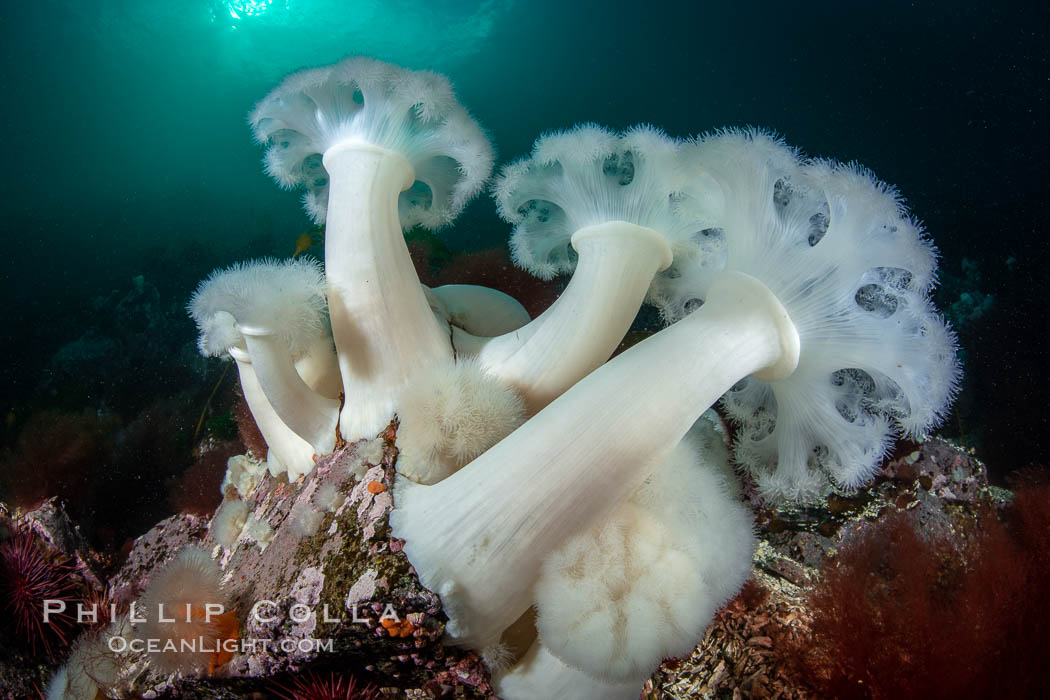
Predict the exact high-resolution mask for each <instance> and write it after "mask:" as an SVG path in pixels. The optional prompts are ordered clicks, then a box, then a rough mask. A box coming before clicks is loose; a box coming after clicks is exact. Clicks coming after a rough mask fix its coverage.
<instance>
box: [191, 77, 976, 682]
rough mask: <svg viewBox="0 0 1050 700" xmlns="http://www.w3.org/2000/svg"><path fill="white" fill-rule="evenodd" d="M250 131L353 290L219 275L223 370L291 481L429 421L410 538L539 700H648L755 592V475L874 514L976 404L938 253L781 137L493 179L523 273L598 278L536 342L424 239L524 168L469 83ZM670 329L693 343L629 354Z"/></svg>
mask: <svg viewBox="0 0 1050 700" xmlns="http://www.w3.org/2000/svg"><path fill="white" fill-rule="evenodd" d="M249 120H250V123H251V126H252V129H253V131H254V134H255V137H256V138H257V139H258V140H259V141H260V142H261V143H262V144H264V146H265V148H266V154H265V159H264V162H265V169H266V171H267V173H269V174H270V175H271V176H273V177H274V179H275V180H277V182H278V183H279V184H280V185H281V186H282V187H286V188H297V187H301V188H303V190H304V191H305V194H304V198H303V201H304V205H305V207H306V209H307V211H308V213H309V214H310V216H312V217H313V218H314V220H315V221H316V222H317V223H319V224H323V225H324V227H325V243H324V265H323V268H322V267H321V265H320V264H318V263H316V262H311V261H309V260H307V259H303V258H300V259H298V260H294V261H273V260H266V261H261V262H257V263H248V264H244V265H240V266H235V267H232V268H230V269H228V270H224V271H220V272H217V273H215V274H214V275H213V276H212V277H211V278H209V279H208V280H206V281H205V282H204V283H202V285H201V287H200V289H199V290H198V291H197V293H196V294H195V295H194V298H193V301H192V302H191V305H190V311H191V314H192V315H193V317H194V319H195V320H196V322H197V324H198V326H199V328H200V331H201V340H200V347H201V350H202V351H203V352H204V353H205V354H207V355H225V356H228V357H230V358H232V359H233V360H235V361H236V363H237V366H238V368H239V370H240V376H241V383H242V387H243V389H244V395H245V398H246V400H247V402H248V405H249V407H250V408H251V411H252V413H253V415H254V416H255V418H256V422H257V423H258V425H259V428H260V430H261V431H262V434H263V436H264V437H265V438H266V441H267V444H268V448H269V455H268V456H267V462H268V464H271V466H270V472H271V474H274V475H275V476H276V475H277V474H279V473H281V472H286V473H287V476H288V479H289V480H290V481H293V482H294V481H295V480H296V479H297V478H298V477H299V476H300V475H303V474H306V473H308V472H309V471H310V470H311V469H312V467H313V463H314V458H315V457H316V456H317V455H320V454H324V453H326V452H329V451H331V450H333V449H334V448H335V447H336V446H338V445H340V444H342V443H343V441H355V440H360V439H369V438H372V437H374V436H375V435H377V434H378V433H380V432H381V431H383V430H385V429H386V428H387V426H388V425H389V424H390V423H391V422H392V421H395V420H400V428H399V431H398V435H397V439H398V444H399V448H401V449H402V456H401V457H400V458H399V463H398V472H399V475H398V481H397V485H396V489H395V494H394V495H395V509H394V511H393V514H392V516H391V521H390V522H391V527H392V530H393V534H394V535H395V536H397V537H400V538H403V539H404V540H405V548H404V551H405V553H406V554H407V556H408V558H409V560H410V561H411V563H412V564H413V566H414V567H415V569H416V571H417V572H418V573H419V577H420V580H421V581H422V583H423V584H424V585H426V586H427V587H428V588H430V589H431V590H433V591H435V592H437V593H438V594H439V595H440V597H441V600H442V604H443V606H444V609H445V611H446V613H447V614H448V616H449V623H448V626H447V635H448V638H449V639H450V641H452V642H454V643H458V644H462V645H468V646H471V647H474V648H477V649H479V650H482V651H483V652H485V654H486V658H488V659H490V660H492V661H493V665H494V666H498V667H499V668H497V669H496V670H497V686H498V689H499V692H500V694H501V695H502V696H503V697H506V698H509V699H510V700H515V699H517V698H532V697H577V698H583V697H594V698H614V697H625V698H627V697H632V698H633V697H637V694H638V692H639V688H640V686H641V682H642V680H643V679H644V678H645V677H646V676H648V675H649V674H650V673H651V672H652V671H653V669H654V668H655V667H656V666H657V665H658V664H659V662H660V660H661V659H662V658H665V657H667V656H673V655H677V654H684V653H687V652H688V651H689V649H690V648H691V647H692V646H693V645H694V644H695V643H696V642H697V641H698V640H699V638H700V637H701V636H702V634H703V631H704V628H705V627H706V626H707V624H708V623H709V622H710V620H711V618H712V616H713V614H714V612H715V611H716V610H717V608H718V607H719V606H720V605H722V604H723V603H724V602H725V601H726V600H727V599H729V598H730V597H731V596H732V595H733V594H734V593H735V592H736V591H737V590H738V589H739V587H740V586H741V585H742V584H743V582H744V580H745V579H746V577H747V575H748V572H749V570H750V562H751V557H752V553H753V548H754V539H753V535H752V525H751V518H750V515H749V513H748V511H747V510H746V509H745V508H744V507H743V506H742V505H741V503H740V500H739V498H738V496H737V494H736V491H737V488H738V487H737V485H736V482H735V475H734V472H733V470H732V466H731V465H734V464H735V465H736V466H737V467H739V468H741V469H743V470H746V471H747V472H749V473H750V474H751V475H752V476H753V478H754V480H755V481H756V482H757V484H758V485H759V487H760V490H761V493H762V494H763V495H764V496H765V497H767V498H768V499H771V500H805V499H809V498H813V497H816V496H819V495H821V494H822V493H823V492H825V491H827V490H828V489H832V488H837V489H842V490H851V489H856V488H858V487H860V486H862V485H864V484H865V483H866V482H867V481H868V480H870V478H871V477H872V475H873V473H874V471H875V469H876V468H877V466H878V464H879V462H880V460H881V459H882V458H883V456H884V455H885V453H886V451H887V449H888V447H889V445H890V443H891V441H892V439H893V438H894V436H896V435H909V436H917V435H922V434H923V433H924V432H925V431H928V430H930V429H931V428H932V427H934V426H935V425H936V424H937V422H938V421H939V419H940V418H941V417H942V415H943V414H944V411H945V410H946V407H947V405H948V403H949V402H950V400H951V398H952V396H953V394H954V392H955V388H956V384H957V379H958V373H959V368H958V364H957V362H956V360H955V343H954V338H953V336H952V333H951V331H950V330H949V329H948V327H947V325H946V324H945V323H944V321H943V320H942V319H941V318H940V317H939V316H938V315H937V314H936V312H935V311H934V309H933V307H932V304H931V302H930V297H929V295H930V291H931V288H932V286H933V284H934V281H935V268H936V255H935V250H934V248H933V246H932V245H931V244H930V243H929V241H928V240H927V239H926V238H925V236H924V234H923V232H922V229H921V227H920V226H919V224H918V223H917V222H916V221H915V220H914V219H913V218H911V217H910V216H909V214H908V212H907V211H906V210H905V209H904V207H903V206H902V204H901V200H900V198H899V197H898V196H897V194H896V192H895V191H894V190H893V189H892V188H891V187H889V186H887V185H885V184H884V183H881V182H879V181H878V180H877V179H876V178H875V177H874V176H873V175H872V174H871V173H870V172H868V171H866V170H864V169H863V168H861V167H860V166H857V165H853V164H849V165H844V164H840V163H835V162H831V161H823V160H812V159H807V158H804V157H803V156H802V155H801V154H800V153H799V152H798V151H796V150H794V149H792V148H790V147H788V146H787V145H785V144H784V143H783V142H782V141H780V140H779V139H777V138H775V137H774V136H772V135H770V134H767V133H764V132H761V131H756V130H734V129H728V130H724V131H720V132H714V133H710V134H707V135H703V136H700V137H696V138H693V139H676V138H672V137H669V136H668V135H666V134H664V133H663V132H661V131H660V130H659V129H656V128H654V127H651V126H647V125H641V126H637V127H634V128H631V129H628V130H626V131H623V132H615V131H612V130H609V129H606V128H603V127H601V126H598V125H594V124H584V125H581V126H577V127H575V128H573V129H570V130H567V131H561V132H554V133H549V134H546V135H544V136H542V137H540V138H539V139H538V140H537V141H536V143H535V146H534V148H533V151H532V153H531V154H530V155H528V156H527V157H524V158H521V159H520V160H517V161H515V162H512V163H510V164H508V165H506V166H505V167H504V168H503V169H502V172H501V173H500V174H499V175H498V176H497V177H496V178H495V180H494V182H493V184H492V185H491V191H492V193H493V196H494V198H495V200H496V204H497V208H498V210H499V212H500V215H501V216H502V217H503V218H504V219H505V220H506V221H507V222H508V223H509V224H511V225H512V227H513V229H512V232H511V234H510V242H509V243H510V249H511V252H512V256H513V258H514V260H515V262H516V263H517V264H518V265H519V266H521V267H523V268H524V269H526V270H528V271H529V272H531V273H532V274H534V275H536V276H538V277H540V278H543V279H550V278H551V277H553V276H556V275H571V279H570V280H569V282H568V285H567V287H566V288H565V290H564V292H563V293H562V294H561V295H560V296H559V297H558V299H557V300H556V301H555V302H554V303H553V304H552V305H551V306H550V307H549V308H548V309H547V310H546V311H544V312H543V313H542V314H540V315H539V316H537V317H536V318H530V317H529V315H528V314H527V313H526V312H525V310H524V308H523V307H522V306H521V304H519V303H518V302H517V301H515V300H514V299H512V298H510V297H508V296H507V295H505V294H501V293H498V292H495V291H494V290H490V289H485V288H483V287H476V286H469V285H452V286H445V287H438V288H435V289H428V288H427V287H424V286H423V285H421V284H420V281H419V278H418V276H417V273H416V271H415V269H414V267H413V264H412V260H411V257H410V255H409V251H408V247H407V246H406V243H405V239H404V236H403V231H404V230H408V229H410V228H411V227H413V226H417V225H423V226H427V227H431V228H435V229H436V228H440V227H442V226H444V225H446V224H448V223H449V222H450V221H452V220H453V219H454V218H455V216H456V215H457V214H458V213H459V212H460V210H462V208H463V207H464V206H465V204H466V203H467V202H468V201H469V200H470V199H471V197H473V196H474V195H476V194H477V193H478V192H480V191H481V190H482V188H483V187H484V186H485V183H486V181H487V180H488V178H489V176H490V171H491V169H492V165H493V161H494V156H493V149H492V147H491V145H490V144H489V142H488V140H487V138H486V136H485V132H484V131H483V130H482V129H481V128H480V127H479V126H478V125H477V123H476V122H475V121H474V120H473V119H472V118H471V116H470V115H469V113H468V112H467V111H466V109H465V108H464V107H462V106H461V105H460V104H459V103H458V102H457V100H456V97H455V95H454V93H453V91H452V88H451V86H450V85H449V83H448V81H447V80H446V79H444V78H443V77H441V76H438V75H435V74H433V73H430V72H426V71H411V70H406V69H401V68H398V67H395V66H391V65H388V64H385V63H381V62H379V61H374V60H371V59H365V58H350V59H346V60H344V61H342V62H340V63H337V64H335V65H332V66H329V67H325V68H317V69H311V70H306V71H302V72H299V73H296V74H294V75H291V76H289V77H288V78H286V79H285V81H284V82H283V83H282V84H281V85H280V86H278V87H277V88H276V89H275V90H274V91H273V92H272V93H270V94H269V95H268V96H267V97H265V98H264V99H263V100H262V101H260V102H259V103H258V105H257V106H256V107H255V109H254V110H253V111H252V113H251V115H250V119H249ZM646 303H648V304H651V305H653V306H655V307H656V308H657V309H658V310H659V312H660V315H661V316H662V318H663V319H664V320H665V321H666V323H667V327H666V328H664V329H662V330H660V331H659V332H657V333H655V334H653V335H652V336H651V337H649V338H647V339H646V340H644V341H642V342H640V343H638V344H636V345H635V346H633V347H632V348H630V349H629V350H627V351H626V352H624V353H622V354H620V355H618V356H617V357H615V358H614V359H612V360H610V359H609V358H610V356H611V355H612V354H613V352H614V351H615V350H616V348H617V346H618V345H619V344H620V342H621V341H622V340H623V338H624V336H625V334H626V333H627V332H628V330H629V329H630V327H631V324H632V322H633V320H634V319H635V317H636V315H637V313H638V311H639V309H640V308H641V306H642V305H643V304H646ZM719 401H721V407H722V409H723V411H724V412H725V413H726V414H727V415H728V417H729V418H730V419H731V421H732V423H733V424H734V425H735V428H736V429H735V431H734V432H735V435H736V438H735V440H734V441H733V443H732V444H731V445H728V446H727V445H726V444H725V443H724V441H725V436H724V435H723V434H722V433H721V432H719V431H718V430H716V429H715V427H714V425H715V424H714V423H713V422H712V421H711V420H710V419H709V417H704V414H705V412H707V411H708V410H709V409H710V408H711V407H712V406H715V405H716V404H718V403H719ZM257 456H260V455H257ZM223 515H224V523H223V527H225V528H226V529H228V530H230V531H231V533H233V531H234V530H237V529H238V526H239V525H242V524H243V523H242V521H243V520H244V517H243V516H244V514H243V513H239V512H235V511H233V510H231V511H230V512H229V513H224V514H223ZM227 520H228V521H229V522H225V521H227ZM231 537H232V534H231ZM532 608H535V612H536V615H535V617H534V618H533V617H530V615H529V611H530V609H532Z"/></svg>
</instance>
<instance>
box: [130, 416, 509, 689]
mask: <svg viewBox="0 0 1050 700" xmlns="http://www.w3.org/2000/svg"><path fill="white" fill-rule="evenodd" d="M393 439H394V431H393V428H391V429H390V430H388V431H387V432H386V433H384V435H383V436H381V437H380V438H377V439H376V440H370V441H361V442H358V443H354V444H351V445H347V446H346V447H343V448H342V449H339V450H337V451H336V452H334V453H333V454H330V455H326V456H324V457H319V458H317V466H316V467H315V468H314V470H313V471H312V472H311V473H310V474H308V475H307V476H305V477H303V478H302V479H300V480H299V482H298V483H293V484H289V483H287V481H286V480H285V477H284V475H281V476H279V477H277V478H274V477H272V476H270V475H269V474H268V473H267V474H266V475H265V476H264V477H263V478H262V480H261V481H260V483H259V484H258V485H257V486H256V487H255V489H254V490H252V491H251V492H250V493H249V494H247V495H246V496H245V498H244V500H245V502H246V503H247V505H248V507H249V509H250V511H251V512H252V516H251V517H250V518H249V520H248V524H247V525H245V528H244V530H243V531H242V533H241V536H240V537H239V538H238V540H237V542H236V543H235V545H234V547H233V548H232V549H226V548H224V547H223V546H222V545H220V544H218V543H217V542H216V541H215V540H214V536H213V535H212V534H211V533H210V532H207V529H206V521H199V520H195V519H193V518H190V517H188V516H180V517H178V518H170V519H168V520H166V521H164V522H162V523H161V524H159V525H158V526H157V527H156V528H154V529H153V530H151V531H150V533H147V534H146V535H144V536H143V537H141V538H139V539H138V540H137V541H136V542H135V546H134V549H133V551H132V554H131V557H130V558H129V561H128V564H127V565H126V566H125V567H124V568H123V569H122V570H121V572H120V573H119V574H118V575H117V576H116V577H115V578H114V580H113V582H112V583H113V584H115V585H118V586H120V587H122V588H125V589H141V587H142V586H143V585H144V584H145V582H146V580H147V579H148V577H149V575H150V572H151V571H152V569H154V568H155V567H157V566H159V565H160V564H162V563H163V562H165V561H167V560H168V559H170V558H171V557H172V556H173V555H174V553H175V552H176V551H177V550H179V549H181V548H182V547H183V546H185V545H187V544H193V543H196V544H201V545H203V546H204V547H206V548H208V549H210V550H211V551H212V552H213V555H214V557H215V559H216V561H217V562H218V563H219V565H220V566H221V568H222V570H223V575H224V587H225V588H226V590H227V591H229V593H230V595H231V598H232V600H234V601H235V606H236V611H237V615H238V619H239V621H240V639H241V640H242V653H240V654H238V655H236V656H235V657H234V659H233V660H232V661H231V662H229V663H227V664H226V665H224V666H222V667H220V668H219V669H217V670H216V672H215V674H214V675H213V676H211V677H208V678H189V677H187V678H181V677H176V678H174V679H165V678H160V677H157V676H155V675H154V674H153V673H152V672H144V673H143V674H141V675H139V676H137V677H136V679H135V680H134V682H131V683H128V684H126V687H125V688H123V690H124V692H127V693H136V694H139V695H142V696H144V697H150V696H158V697H159V696H162V695H163V694H165V693H174V694H176V695H178V696H179V697H199V698H204V697H214V698H219V697H250V696H251V693H252V692H260V691H262V692H265V691H267V690H272V689H273V687H274V685H273V684H274V681H275V679H276V680H281V681H286V680H287V679H288V678H289V674H296V673H300V672H304V671H306V670H310V669H329V668H336V669H340V670H341V671H342V672H345V673H348V674H350V673H353V674H355V675H360V676H362V680H363V681H364V682H371V683H374V684H375V685H377V686H379V687H381V688H383V689H384V692H386V693H387V694H388V695H390V696H392V697H405V696H409V697H412V696H413V694H417V693H423V695H418V696H419V697H444V696H445V691H446V690H447V692H448V693H450V694H451V695H449V697H452V696H454V697H462V698H472V697H486V696H488V695H489V694H490V690H489V686H488V674H487V671H486V670H485V668H484V665H483V663H482V662H481V660H480V659H479V658H478V657H477V656H476V655H474V654H473V653H471V652H469V651H467V650H463V649H457V648H452V647H445V646H443V645H442V643H441V638H442V635H443V633H444V625H445V620H446V618H445V616H444V614H443V613H442V612H441V604H440V600H439V599H438V598H437V596H436V595H434V594H433V593H431V592H430V591H428V590H426V589H425V588H423V587H422V586H421V585H420V583H419V581H418V579H417V578H416V576H415V572H414V571H413V570H412V569H411V566H410V565H409V563H408V560H407V559H406V558H405V555H404V554H403V553H402V552H401V544H402V543H401V542H400V541H399V540H396V539H392V538H391V537H390V531H389V526H388V524H387V520H388V516H389V513H390V511H391V509H392V508H393V498H392V489H393V477H394V461H395V459H396V455H397V450H396V448H395V446H394V442H393ZM332 487H335V488H336V489H337V490H338V495H337V496H334V497H333V494H332V492H331V488H332ZM321 489H326V491H325V492H324V497H323V498H317V497H316V496H317V494H318V491H319V490H321ZM228 497H236V495H235V494H228ZM326 506H332V507H334V510H328V509H326ZM259 530H268V534H267V537H265V538H260V537H259V536H258V534H257V533H258V531H259ZM438 687H440V688H442V689H443V690H442V691H441V693H439V694H438V695H434V694H433V693H434V692H435V689H436V688H438Z"/></svg>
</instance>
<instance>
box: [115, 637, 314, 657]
mask: <svg viewBox="0 0 1050 700" xmlns="http://www.w3.org/2000/svg"><path fill="white" fill-rule="evenodd" d="M332 642H333V640H331V639H311V638H304V639H279V640H273V639H224V640H220V641H216V640H214V639H205V638H204V637H198V638H197V639H179V640H174V639H168V640H163V641H162V640H160V639H126V638H124V637H110V638H109V650H110V651H112V652H113V653H115V654H122V653H124V652H126V651H131V652H134V653H136V654H138V653H142V652H145V653H147V654H158V653H161V652H184V653H193V654H202V653H203V654H218V653H219V652H227V653H231V654H236V653H241V654H254V653H258V652H268V651H276V650H280V651H282V652H284V653H286V654H290V653H292V652H296V651H299V652H304V653H309V652H330V651H332V650H333V648H334V647H333V644H332Z"/></svg>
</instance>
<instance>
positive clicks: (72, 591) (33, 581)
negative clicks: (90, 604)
mask: <svg viewBox="0 0 1050 700" xmlns="http://www.w3.org/2000/svg"><path fill="white" fill-rule="evenodd" d="M78 581H79V577H78V576H77V575H76V572H75V571H74V569H73V566H72V565H71V564H70V563H69V561H68V560H67V559H66V558H65V556H63V555H61V554H59V553H57V552H51V551H48V550H47V549H45V548H44V547H43V546H41V544H40V542H39V541H38V540H37V538H36V537H35V536H34V535H33V533H32V532H31V531H29V530H27V529H25V528H23V527H21V526H20V524H19V523H13V524H12V527H11V537H10V538H9V539H7V540H6V541H4V542H3V543H0V598H2V600H3V601H4V602H3V608H2V610H3V617H4V619H5V623H6V624H8V625H11V626H13V627H14V629H15V632H16V634H17V636H18V637H19V638H21V639H22V641H23V642H24V643H25V644H27V645H28V646H29V648H30V650H31V651H32V652H33V653H34V654H36V653H37V651H38V650H42V651H43V652H44V653H46V654H47V655H48V656H52V657H53V656H54V655H55V653H56V652H57V651H59V650H60V649H63V648H65V647H66V646H68V644H69V642H70V639H71V638H72V634H71V633H72V628H73V617H72V616H71V615H70V613H69V612H67V611H68V610H70V609H72V607H73V606H72V603H73V601H75V600H76V599H77V588H78V585H77V582H78ZM45 601H61V602H63V603H65V605H64V606H61V607H63V608H64V610H63V611H62V612H58V613H56V612H48V615H47V618H46V619H45V615H44V602H45Z"/></svg>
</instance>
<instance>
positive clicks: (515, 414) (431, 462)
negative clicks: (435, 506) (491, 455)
mask: <svg viewBox="0 0 1050 700" xmlns="http://www.w3.org/2000/svg"><path fill="white" fill-rule="evenodd" d="M398 418H399V419H400V426H399V428H398V431H397V446H398V450H399V453H398V459H397V470H398V473H399V474H402V475H403V476H406V477H408V478H409V479H412V480H413V481H415V482H418V483H421V484H433V483H436V482H438V481H440V480H441V479H444V478H445V477H446V476H448V475H449V474H452V473H454V472H455V471H456V470H458V469H459V468H461V467H462V466H463V465H465V464H467V463H468V462H470V461H471V460H472V459H474V458H475V457H477V456H478V455H480V454H481V453H482V452H484V451H485V450H487V449H488V448H490V447H492V446H493V445H495V444H496V443H497V442H499V441H500V440H502V439H503V438H504V437H506V436H507V435H509V434H510V433H511V431H513V430H514V429H515V428H517V427H518V426H519V425H521V424H522V423H523V422H524V421H525V405H524V403H523V402H522V400H521V397H520V396H518V394H517V392H515V391H514V390H513V389H511V388H510V387H508V386H507V385H506V384H505V383H503V382H502V381H500V380H499V379H497V378H495V377H492V376H490V375H488V374H487V373H486V372H485V371H484V370H483V369H481V367H480V366H479V364H478V361H477V360H476V359H467V360H461V361H458V362H455V363H450V364H449V365H447V366H444V367H442V368H440V369H438V370H436V371H431V372H429V373H427V374H425V375H424V376H423V377H422V378H421V379H420V380H419V381H418V382H416V383H414V384H413V385H412V388H411V390H409V391H408V392H407V393H406V395H405V397H404V398H403V399H402V400H401V409H400V411H399V412H398Z"/></svg>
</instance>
